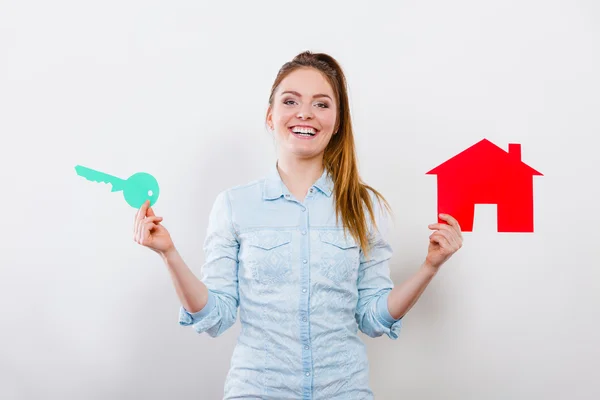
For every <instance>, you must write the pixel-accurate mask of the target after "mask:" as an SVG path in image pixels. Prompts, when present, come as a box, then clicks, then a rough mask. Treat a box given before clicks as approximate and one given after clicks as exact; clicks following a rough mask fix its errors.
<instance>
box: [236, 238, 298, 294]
mask: <svg viewBox="0 0 600 400" xmlns="http://www.w3.org/2000/svg"><path fill="white" fill-rule="evenodd" d="M291 241H292V234H291V232H279V231H257V232H253V233H252V234H250V235H249V236H248V237H247V245H248V247H247V253H246V263H247V266H248V268H249V269H250V271H251V275H252V278H253V279H254V280H256V281H258V282H260V283H264V284H271V283H277V282H281V281H283V280H284V279H285V277H286V276H287V275H288V274H289V273H290V271H291V265H290V264H291V256H292V249H291V244H290V243H291Z"/></svg>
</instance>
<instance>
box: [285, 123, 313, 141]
mask: <svg viewBox="0 0 600 400" xmlns="http://www.w3.org/2000/svg"><path fill="white" fill-rule="evenodd" d="M288 130H289V131H290V133H291V134H293V135H294V136H296V137H298V138H300V139H311V138H313V137H315V136H316V135H317V134H318V133H319V130H318V129H315V128H313V127H312V126H308V125H295V126H291V127H289V128H288Z"/></svg>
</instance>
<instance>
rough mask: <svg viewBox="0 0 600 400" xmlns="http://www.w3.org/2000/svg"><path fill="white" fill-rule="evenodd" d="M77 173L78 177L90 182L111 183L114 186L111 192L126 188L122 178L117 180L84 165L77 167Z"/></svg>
mask: <svg viewBox="0 0 600 400" xmlns="http://www.w3.org/2000/svg"><path fill="white" fill-rule="evenodd" d="M75 172H77V175H79V176H81V177H83V178H85V179H87V180H88V181H92V182H102V183H110V184H111V185H112V190H111V192H118V191H121V190H123V187H124V186H125V181H124V180H123V179H121V178H117V177H116V176H113V175H109V174H105V173H104V172H100V171H96V170H94V169H91V168H87V167H84V166H82V165H76V166H75Z"/></svg>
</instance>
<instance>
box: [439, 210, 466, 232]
mask: <svg viewBox="0 0 600 400" xmlns="http://www.w3.org/2000/svg"><path fill="white" fill-rule="evenodd" d="M440 218H441V219H443V220H444V221H447V222H448V224H449V225H450V226H452V227H453V228H454V229H456V232H457V233H458V235H459V236H460V237H462V232H461V229H460V224H459V223H458V220H457V219H456V218H454V217H453V216H452V215H448V214H440Z"/></svg>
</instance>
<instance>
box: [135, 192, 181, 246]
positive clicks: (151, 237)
mask: <svg viewBox="0 0 600 400" xmlns="http://www.w3.org/2000/svg"><path fill="white" fill-rule="evenodd" d="M162 220H163V218H162V217H157V216H156V215H154V211H153V210H152V207H150V200H146V202H145V203H144V204H142V206H141V207H140V209H139V210H138V212H137V214H136V215H135V220H134V224H133V240H134V241H135V242H136V243H138V244H141V245H142V246H146V247H148V248H150V249H152V250H154V251H155V252H157V253H158V254H161V255H162V254H164V253H166V252H168V251H170V250H172V249H173V248H174V247H175V245H174V244H173V240H172V239H171V235H169V231H167V228H165V227H164V226H162V225H161V224H160V223H161V221H162Z"/></svg>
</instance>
